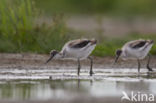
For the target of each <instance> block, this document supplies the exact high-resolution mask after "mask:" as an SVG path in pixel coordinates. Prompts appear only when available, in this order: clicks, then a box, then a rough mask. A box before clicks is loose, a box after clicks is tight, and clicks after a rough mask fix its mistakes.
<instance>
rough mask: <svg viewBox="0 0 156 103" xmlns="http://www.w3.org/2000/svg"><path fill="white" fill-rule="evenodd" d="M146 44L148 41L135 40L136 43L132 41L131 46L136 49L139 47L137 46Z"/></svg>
mask: <svg viewBox="0 0 156 103" xmlns="http://www.w3.org/2000/svg"><path fill="white" fill-rule="evenodd" d="M145 44H146V41H138V42H135V43H134V44H133V43H132V44H131V47H132V48H134V49H137V48H141V47H143V46H144V45H145Z"/></svg>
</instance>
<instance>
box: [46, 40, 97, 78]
mask: <svg viewBox="0 0 156 103" xmlns="http://www.w3.org/2000/svg"><path fill="white" fill-rule="evenodd" d="M96 42H97V41H96V40H94V39H93V40H89V39H77V40H72V41H69V42H67V43H66V44H65V45H64V46H63V48H62V50H61V52H57V51H56V50H52V51H51V53H50V58H49V59H48V60H47V62H46V63H48V62H49V61H50V60H51V59H60V58H61V59H77V60H78V75H79V72H80V68H81V66H80V60H82V59H86V58H88V59H90V61H91V68H90V75H92V74H93V72H92V62H93V61H92V58H91V57H89V55H90V54H91V53H92V51H93V50H94V48H95V46H96Z"/></svg>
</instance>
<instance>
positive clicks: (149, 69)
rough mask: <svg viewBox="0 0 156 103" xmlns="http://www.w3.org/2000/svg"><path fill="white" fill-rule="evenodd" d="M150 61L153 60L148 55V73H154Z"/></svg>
mask: <svg viewBox="0 0 156 103" xmlns="http://www.w3.org/2000/svg"><path fill="white" fill-rule="evenodd" d="M150 60H151V58H150V55H148V61H147V65H146V67H147V69H148V71H153V70H152V68H151V67H150V66H149V63H150Z"/></svg>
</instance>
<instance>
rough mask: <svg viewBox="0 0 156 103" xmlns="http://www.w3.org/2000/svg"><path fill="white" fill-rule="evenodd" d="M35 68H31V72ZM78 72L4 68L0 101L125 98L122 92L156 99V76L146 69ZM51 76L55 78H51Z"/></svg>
mask: <svg viewBox="0 0 156 103" xmlns="http://www.w3.org/2000/svg"><path fill="white" fill-rule="evenodd" d="M30 68H31V69H30ZM76 72H77V71H76V70H74V69H72V68H71V69H65V68H59V69H58V68H54V67H48V68H47V67H43V68H38V67H27V68H25V69H18V68H5V67H3V68H1V71H0V100H6V99H7V100H8V99H9V100H49V99H71V98H76V97H79V96H87V97H106V96H120V97H121V96H122V92H123V91H125V92H126V93H128V94H130V93H131V92H132V91H133V92H135V93H138V92H139V93H146V94H153V95H155V96H156V73H155V72H153V73H150V74H148V73H147V70H146V69H142V70H141V73H140V76H138V74H137V70H136V69H129V68H124V69H117V68H114V69H113V68H112V69H102V68H96V69H94V73H95V74H94V75H93V76H92V77H90V76H89V74H88V69H85V68H84V69H82V70H81V73H80V76H79V77H78V76H77V74H76ZM49 77H51V78H50V79H49Z"/></svg>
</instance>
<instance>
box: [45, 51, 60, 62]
mask: <svg viewBox="0 0 156 103" xmlns="http://www.w3.org/2000/svg"><path fill="white" fill-rule="evenodd" d="M58 53H59V52H58V51H56V50H52V51H51V52H50V57H49V59H48V60H47V61H46V63H45V64H47V63H48V62H49V61H50V60H52V59H53V58H54V57H55V56H56V55H57V54H58Z"/></svg>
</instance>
